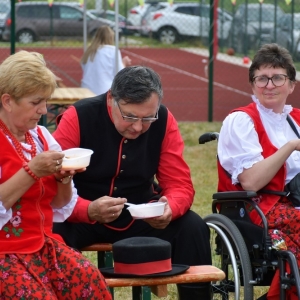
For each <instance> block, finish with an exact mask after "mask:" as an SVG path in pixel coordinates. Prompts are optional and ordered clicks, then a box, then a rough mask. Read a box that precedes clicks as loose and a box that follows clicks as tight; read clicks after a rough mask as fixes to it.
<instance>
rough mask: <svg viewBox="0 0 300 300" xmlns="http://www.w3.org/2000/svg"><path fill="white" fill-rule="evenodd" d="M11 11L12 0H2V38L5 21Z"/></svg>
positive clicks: (0, 36)
mask: <svg viewBox="0 0 300 300" xmlns="http://www.w3.org/2000/svg"><path fill="white" fill-rule="evenodd" d="M9 13H10V2H9V1H7V0H4V1H0V39H2V33H3V31H4V27H5V22H6V20H7V18H8V16H9Z"/></svg>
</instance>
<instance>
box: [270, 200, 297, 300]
mask: <svg viewBox="0 0 300 300" xmlns="http://www.w3.org/2000/svg"><path fill="white" fill-rule="evenodd" d="M266 217H267V219H268V224H269V234H270V236H271V238H272V244H273V248H274V249H277V250H286V249H288V250H290V251H291V252H293V253H294V255H295V256H296V259H297V262H298V267H299V266H300V210H298V209H295V207H294V206H293V205H292V204H291V202H290V201H289V200H288V199H287V198H282V199H280V200H279V201H278V202H277V203H276V204H275V205H274V207H273V208H272V209H271V210H270V211H269V212H268V214H267V215H266ZM279 294H280V286H279V272H278V270H277V272H276V274H275V276H274V279H273V281H272V284H271V286H270V290H269V292H268V299H269V300H278V299H279ZM287 299H290V300H294V299H295V300H296V299H298V297H297V294H296V289H295V287H292V288H291V289H290V290H287ZM298 300H299V299H298Z"/></svg>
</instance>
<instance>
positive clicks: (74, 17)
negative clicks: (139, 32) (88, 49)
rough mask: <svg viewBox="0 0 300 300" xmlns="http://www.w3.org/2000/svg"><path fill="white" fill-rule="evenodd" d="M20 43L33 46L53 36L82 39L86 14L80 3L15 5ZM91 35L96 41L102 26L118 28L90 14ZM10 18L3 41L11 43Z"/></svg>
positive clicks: (88, 22)
mask: <svg viewBox="0 0 300 300" xmlns="http://www.w3.org/2000/svg"><path fill="white" fill-rule="evenodd" d="M15 16H16V31H15V32H16V40H17V41H18V42H20V43H25V44H26V43H32V42H34V41H37V40H40V39H46V38H49V37H51V36H53V37H54V36H55V37H58V38H70V37H72V38H82V36H83V10H82V8H80V6H79V4H78V3H71V2H69V3H68V2H64V3H59V2H54V3H53V4H52V6H49V4H48V2H20V3H16V4H15ZM86 17H87V34H88V36H89V37H92V36H93V35H94V34H95V32H96V30H97V29H98V28H99V27H100V26H102V25H108V26H110V27H111V28H114V24H115V23H114V22H111V21H109V20H106V19H101V20H100V19H99V18H96V17H95V16H93V15H92V14H91V13H89V12H86ZM10 25H11V21H10V16H9V18H8V19H7V20H6V23H5V28H4V31H3V35H2V38H3V40H5V41H9V40H10Z"/></svg>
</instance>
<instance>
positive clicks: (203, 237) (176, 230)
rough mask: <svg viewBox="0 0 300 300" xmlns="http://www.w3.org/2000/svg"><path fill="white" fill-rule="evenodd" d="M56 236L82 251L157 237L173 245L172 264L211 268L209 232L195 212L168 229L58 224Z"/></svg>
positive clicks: (137, 223)
mask: <svg viewBox="0 0 300 300" xmlns="http://www.w3.org/2000/svg"><path fill="white" fill-rule="evenodd" d="M53 232H55V233H58V234H60V235H61V236H62V237H63V239H64V240H65V242H66V244H67V245H69V246H70V247H73V248H76V249H81V248H83V247H85V246H89V245H91V244H94V243H114V242H116V241H119V240H121V239H125V238H129V237H134V236H149V237H157V238H160V239H163V240H166V241H169V242H170V243H171V245H172V263H173V264H185V265H211V250H210V243H209V228H208V226H207V225H206V223H205V222H204V221H203V220H202V218H201V217H200V216H199V215H198V214H196V213H195V212H193V211H188V212H187V213H186V214H185V215H184V216H182V217H180V218H178V219H176V220H174V221H172V222H171V223H170V224H169V225H168V226H167V227H166V228H165V229H154V228H152V227H151V226H150V225H149V224H148V223H146V222H144V221H143V220H135V222H134V223H133V224H132V225H131V226H130V227H129V228H128V229H126V230H124V231H116V230H112V229H109V228H107V227H106V226H104V225H102V224H99V223H96V224H86V223H70V222H67V221H65V222H64V223H55V224H54V228H53Z"/></svg>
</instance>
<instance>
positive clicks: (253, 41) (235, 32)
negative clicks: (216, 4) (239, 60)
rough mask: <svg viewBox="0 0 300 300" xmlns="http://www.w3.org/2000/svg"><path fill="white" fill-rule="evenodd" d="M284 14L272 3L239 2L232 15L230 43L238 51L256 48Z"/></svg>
mask: <svg viewBox="0 0 300 300" xmlns="http://www.w3.org/2000/svg"><path fill="white" fill-rule="evenodd" d="M283 15H284V12H283V11H282V9H281V8H280V7H279V6H278V5H277V6H275V5H274V4H265V3H262V4H260V3H251V4H248V5H246V4H240V5H239V6H238V8H237V10H236V12H235V14H234V16H233V20H232V27H231V30H230V35H231V37H230V38H231V45H232V47H233V48H234V49H235V50H236V52H239V53H245V54H246V52H247V51H248V50H249V49H251V48H254V49H257V48H258V47H259V46H260V44H262V42H263V41H264V39H265V37H266V36H268V35H270V32H271V29H272V28H274V27H276V26H278V24H279V20H280V18H281V17H282V16H283ZM246 16H247V17H246Z"/></svg>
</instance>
